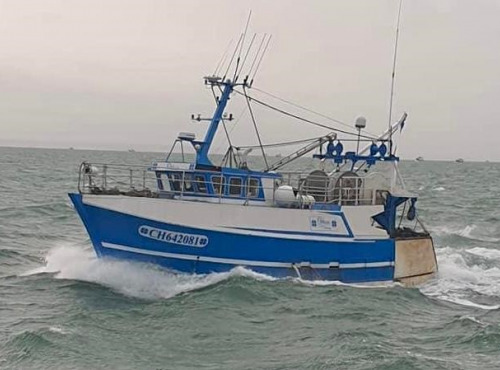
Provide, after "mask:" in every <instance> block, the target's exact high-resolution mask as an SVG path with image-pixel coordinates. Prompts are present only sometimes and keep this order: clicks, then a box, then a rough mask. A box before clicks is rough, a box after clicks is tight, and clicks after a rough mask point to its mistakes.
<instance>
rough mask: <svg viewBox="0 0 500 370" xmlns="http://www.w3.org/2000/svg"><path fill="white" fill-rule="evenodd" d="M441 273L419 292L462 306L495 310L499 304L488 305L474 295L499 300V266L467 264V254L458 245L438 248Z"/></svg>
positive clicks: (499, 306)
mask: <svg viewBox="0 0 500 370" xmlns="http://www.w3.org/2000/svg"><path fill="white" fill-rule="evenodd" d="M436 252H437V258H438V265H439V273H438V278H437V279H435V280H434V281H432V282H430V283H428V284H426V285H423V286H422V287H420V291H421V292H422V293H423V294H425V295H427V296H429V297H432V298H437V299H441V300H444V301H448V302H453V303H456V304H460V305H463V306H468V307H474V308H480V309H485V310H493V309H498V308H500V305H497V304H492V305H486V304H483V303H476V302H474V301H473V299H474V295H482V296H487V297H489V298H488V299H489V300H494V301H495V303H497V302H500V268H499V267H497V266H493V267H486V266H484V265H481V264H479V265H477V264H475V265H468V264H467V262H466V260H465V258H464V255H463V254H464V253H466V252H467V251H465V250H460V249H456V248H450V247H446V248H440V249H437V250H436Z"/></svg>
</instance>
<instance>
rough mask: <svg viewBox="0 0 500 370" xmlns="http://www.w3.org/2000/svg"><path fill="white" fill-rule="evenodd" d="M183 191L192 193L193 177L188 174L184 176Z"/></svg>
mask: <svg viewBox="0 0 500 370" xmlns="http://www.w3.org/2000/svg"><path fill="white" fill-rule="evenodd" d="M184 191H185V192H187V193H192V192H193V191H194V187H193V175H192V174H190V173H185V174H184Z"/></svg>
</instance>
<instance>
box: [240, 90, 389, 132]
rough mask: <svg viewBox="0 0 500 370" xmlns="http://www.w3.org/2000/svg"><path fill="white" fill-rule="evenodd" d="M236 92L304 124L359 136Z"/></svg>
mask: <svg viewBox="0 0 500 370" xmlns="http://www.w3.org/2000/svg"><path fill="white" fill-rule="evenodd" d="M243 90H245V87H243ZM234 91H235V92H236V93H237V94H240V95H245V96H246V98H247V100H252V101H254V102H256V103H258V104H260V105H263V106H264V107H267V108H269V109H272V110H274V111H276V112H279V113H281V114H284V115H285V116H289V117H292V118H295V119H297V120H299V121H303V122H306V123H309V124H311V125H314V126H318V127H321V128H325V129H328V130H331V131H338V132H341V133H343V134H346V135H352V136H358V134H357V133H354V132H349V131H345V130H341V129H338V128H336V127H331V126H328V125H325V124H322V123H319V122H315V121H311V120H309V119H307V118H303V117H300V116H297V115H295V114H293V113H290V112H287V111H285V110H283V109H280V108H276V107H274V106H272V105H270V104H268V103H265V102H263V101H261V100H259V99H255V98H253V97H251V96H248V95H247V94H246V92H245V93H242V92H241V91H238V90H236V89H235V90H234ZM360 137H362V138H364V139H368V140H375V141H380V140H377V138H376V137H373V136H368V135H363V134H362V135H360Z"/></svg>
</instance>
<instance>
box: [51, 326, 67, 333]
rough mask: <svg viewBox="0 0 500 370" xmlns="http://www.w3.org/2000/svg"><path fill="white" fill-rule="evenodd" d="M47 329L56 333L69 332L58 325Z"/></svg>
mask: <svg viewBox="0 0 500 370" xmlns="http://www.w3.org/2000/svg"><path fill="white" fill-rule="evenodd" d="M49 331H50V332H52V333H57V334H63V335H65V334H69V331H67V330H65V329H63V328H60V327H58V326H51V327H49Z"/></svg>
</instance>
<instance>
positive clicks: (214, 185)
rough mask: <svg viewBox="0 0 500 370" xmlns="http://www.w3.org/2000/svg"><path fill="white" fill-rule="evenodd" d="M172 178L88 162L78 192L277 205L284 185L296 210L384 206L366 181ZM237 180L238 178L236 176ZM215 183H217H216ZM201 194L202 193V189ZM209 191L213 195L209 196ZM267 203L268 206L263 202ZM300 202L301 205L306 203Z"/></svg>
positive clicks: (285, 175) (179, 173)
mask: <svg viewBox="0 0 500 370" xmlns="http://www.w3.org/2000/svg"><path fill="white" fill-rule="evenodd" d="M168 172H169V173H170V174H175V175H174V176H171V177H168V178H167V175H166V174H165V173H164V172H162V175H161V176H158V175H157V174H156V173H155V171H152V170H151V168H148V167H144V166H137V165H117V164H104V163H92V164H90V163H87V162H84V163H82V164H81V165H80V170H79V179H78V190H79V192H81V193H90V194H108V195H127V196H142V197H161V198H181V199H182V198H193V197H207V196H208V197H210V198H212V199H213V198H218V199H219V201H220V202H222V200H223V199H233V200H234V199H239V200H243V201H244V202H243V204H248V203H249V202H250V201H252V200H262V196H261V195H262V194H265V195H266V196H268V197H269V196H270V197H272V198H271V199H266V201H270V203H272V204H274V203H275V198H274V197H275V191H276V190H277V189H278V187H280V186H283V185H289V186H292V188H293V189H294V194H296V195H297V197H296V199H297V205H298V206H299V207H301V206H302V203H303V202H305V203H309V204H310V202H307V199H308V198H307V196H312V197H314V200H315V202H316V203H324V204H338V205H377V204H383V203H384V199H385V198H384V197H385V194H386V193H387V190H384V189H376V188H369V187H367V186H366V182H367V181H366V180H367V179H368V178H369V177H358V176H346V175H348V174H345V175H343V176H341V174H340V173H339V174H338V175H337V176H334V177H326V175H324V174H321V175H314V173H313V174H309V175H307V174H304V173H300V172H282V173H281V174H282V178H281V179H279V180H276V181H271V182H270V185H267V186H264V187H263V186H262V185H261V183H260V182H255V181H252V180H253V179H256V178H257V177H256V176H252V175H251V173H250V174H249V175H248V176H246V177H239V178H240V179H242V181H241V180H240V181H239V183H238V181H236V182H235V183H231V182H230V179H231V178H232V177H233V176H229V177H228V176H227V175H226V176H224V177H223V179H224V180H222V181H221V180H220V179H221V174H220V172H215V171H214V172H211V171H206V170H204V171H202V172H203V173H204V174H207V173H208V174H209V176H207V177H206V178H205V177H203V180H199V179H198V178H197V176H196V175H197V174H200V173H201V172H200V171H195V170H180V169H179V170H173V169H170V170H169V171H168ZM234 177H235V178H237V177H238V176H234ZM214 179H219V180H218V181H214ZM221 182H222V183H221ZM202 189H203V190H202ZM212 190H213V191H212ZM266 203H267V202H266ZM305 203H304V204H305Z"/></svg>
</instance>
